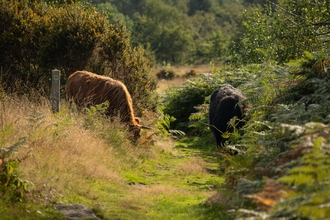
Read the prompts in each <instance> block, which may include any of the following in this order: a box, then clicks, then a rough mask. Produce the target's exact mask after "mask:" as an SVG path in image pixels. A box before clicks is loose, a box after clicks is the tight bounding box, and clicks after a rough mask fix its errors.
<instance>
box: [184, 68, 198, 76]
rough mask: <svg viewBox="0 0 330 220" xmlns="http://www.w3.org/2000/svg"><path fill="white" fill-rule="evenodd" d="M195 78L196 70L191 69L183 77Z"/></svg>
mask: <svg viewBox="0 0 330 220" xmlns="http://www.w3.org/2000/svg"><path fill="white" fill-rule="evenodd" d="M196 76H197V72H196V70H194V69H192V70H190V71H189V72H186V73H185V74H184V75H183V77H186V78H189V77H196Z"/></svg>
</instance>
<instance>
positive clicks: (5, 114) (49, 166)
mask: <svg viewBox="0 0 330 220" xmlns="http://www.w3.org/2000/svg"><path fill="white" fill-rule="evenodd" d="M0 106H1V108H0V129H1V130H3V129H4V128H6V127H7V126H8V125H9V124H11V123H12V124H13V125H14V132H13V133H12V134H10V135H6V136H4V137H0V142H1V141H3V140H4V139H7V140H8V144H10V142H12V143H14V142H15V140H17V139H18V138H19V137H21V136H24V137H26V145H27V148H20V149H19V154H18V156H23V155H26V154H27V153H28V152H29V151H30V152H29V154H28V157H27V158H26V159H25V160H23V161H22V162H21V164H20V167H19V169H20V171H21V174H20V177H21V178H22V179H24V180H28V181H30V182H32V183H33V185H34V186H31V187H32V189H35V190H39V191H40V190H41V189H42V188H44V187H45V185H47V186H51V187H50V188H51V189H54V190H55V191H56V192H57V193H59V194H62V195H63V194H64V195H65V194H70V193H71V194H72V193H79V192H80V190H81V189H82V188H85V189H86V188H89V186H88V181H92V180H102V181H109V182H112V183H115V184H123V182H124V181H123V177H122V174H121V172H122V171H123V170H124V171H130V170H131V169H133V168H132V167H133V166H136V164H138V163H140V159H139V157H140V156H141V155H143V157H153V156H156V155H157V152H156V151H165V150H168V149H167V148H168V146H167V147H166V146H163V145H161V146H160V147H159V148H158V147H150V146H148V145H144V146H143V147H141V146H140V145H139V144H133V143H132V142H131V141H130V140H129V139H128V138H127V137H128V133H127V131H126V130H125V128H124V127H123V125H122V124H121V123H120V122H119V120H118V119H116V118H115V119H114V120H110V119H106V118H104V117H101V116H100V117H99V118H97V117H96V118H95V117H94V118H92V119H93V120H91V121H89V125H90V123H94V124H93V126H92V128H93V129H90V128H91V127H88V126H86V121H87V119H90V117H91V116H90V115H88V114H84V113H81V112H75V111H74V110H73V109H66V107H65V103H62V108H63V110H62V111H61V112H60V113H57V114H53V113H52V111H51V105H50V102H49V100H48V99H46V98H44V97H41V96H39V97H38V95H36V96H34V97H24V96H23V97H17V96H15V95H5V96H4V97H3V98H2V99H1V100H0ZM144 136H148V135H144ZM15 156H17V155H15Z"/></svg>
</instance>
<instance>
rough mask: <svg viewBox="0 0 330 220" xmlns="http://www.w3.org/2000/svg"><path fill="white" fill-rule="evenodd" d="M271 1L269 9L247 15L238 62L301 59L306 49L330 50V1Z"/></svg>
mask: <svg viewBox="0 0 330 220" xmlns="http://www.w3.org/2000/svg"><path fill="white" fill-rule="evenodd" d="M268 2H269V5H268V7H267V10H266V11H265V12H260V11H256V12H254V14H253V16H250V17H249V16H247V20H246V21H245V23H244V24H245V27H246V28H247V32H246V33H245V34H244V36H243V37H242V39H241V41H240V42H239V43H238V44H237V45H236V47H235V50H234V57H235V58H236V59H237V60H238V61H240V62H243V63H248V62H254V63H262V62H265V61H268V60H269V59H273V60H276V61H277V62H279V63H285V62H288V61H290V60H292V59H297V58H301V57H302V56H303V55H304V51H311V52H313V53H314V52H316V51H324V50H326V49H328V43H327V42H328V41H329V23H328V22H327V21H328V18H329V10H328V7H329V3H328V1H317V2H315V1H303V0H299V1H278V4H275V3H273V2H271V1H268Z"/></svg>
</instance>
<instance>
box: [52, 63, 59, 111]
mask: <svg viewBox="0 0 330 220" xmlns="http://www.w3.org/2000/svg"><path fill="white" fill-rule="evenodd" d="M60 77H61V71H59V70H57V69H55V70H52V110H53V113H57V112H59V111H60V94H61V93H60V88H61V82H60Z"/></svg>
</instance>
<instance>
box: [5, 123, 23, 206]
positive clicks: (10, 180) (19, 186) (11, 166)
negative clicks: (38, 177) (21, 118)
mask: <svg viewBox="0 0 330 220" xmlns="http://www.w3.org/2000/svg"><path fill="white" fill-rule="evenodd" d="M14 133H15V131H14V127H13V124H9V125H8V126H6V127H5V128H4V129H2V130H0V196H1V197H3V196H4V195H7V196H8V197H9V198H11V199H13V200H21V199H22V198H23V196H24V193H25V191H26V190H27V182H26V181H23V180H21V179H20V178H19V174H20V172H19V171H18V165H19V162H20V161H21V160H24V159H25V158H26V156H25V157H19V158H14V159H12V158H10V157H11V156H12V155H13V154H15V153H17V149H18V148H20V147H24V146H25V145H24V144H25V138H24V137H21V138H19V139H18V140H16V141H13V140H10V137H11V135H13V134H14ZM11 141H13V142H14V143H13V144H12V145H11V146H5V145H6V144H8V143H9V142H11Z"/></svg>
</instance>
